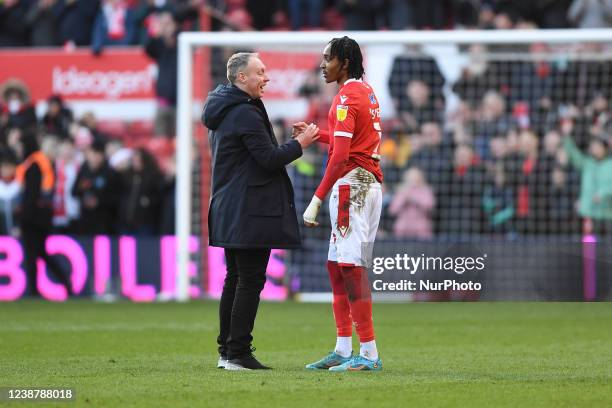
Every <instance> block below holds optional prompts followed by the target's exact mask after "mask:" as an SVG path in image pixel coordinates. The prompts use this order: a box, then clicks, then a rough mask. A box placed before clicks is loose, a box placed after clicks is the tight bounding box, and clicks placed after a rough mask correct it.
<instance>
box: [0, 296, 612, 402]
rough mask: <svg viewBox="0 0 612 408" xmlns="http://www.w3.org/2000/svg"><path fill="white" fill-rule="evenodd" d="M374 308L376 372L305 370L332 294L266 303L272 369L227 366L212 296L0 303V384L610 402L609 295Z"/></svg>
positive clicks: (329, 337)
mask: <svg viewBox="0 0 612 408" xmlns="http://www.w3.org/2000/svg"><path fill="white" fill-rule="evenodd" d="M374 317H375V322H374V323H375V329H376V334H377V343H378V345H379V349H380V354H381V358H382V359H383V364H384V369H383V371H381V372H378V373H366V372H363V373H360V372H353V373H329V372H311V371H306V370H304V368H303V367H304V364H306V363H309V362H312V361H314V360H316V359H318V358H320V357H322V356H323V355H324V354H325V353H326V352H328V351H329V350H330V349H331V348H332V347H333V345H334V342H335V331H334V325H333V318H332V313H331V307H330V305H325V304H296V303H282V304H270V303H268V304H262V305H261V308H260V312H259V316H258V319H257V323H256V329H255V333H254V335H255V342H254V345H255V346H256V347H257V352H256V353H255V354H256V355H257V357H258V358H259V359H260V360H261V361H262V362H264V363H266V364H269V365H271V366H272V367H274V370H272V371H263V372H256V371H253V372H227V371H224V370H218V369H217V368H215V366H216V361H217V354H216V345H215V338H216V334H217V325H218V323H217V303H215V302H194V303H189V304H131V303H116V304H99V303H93V302H89V301H78V300H77V301H70V302H68V303H66V304H51V303H46V302H42V301H21V302H17V303H10V304H0V386H10V387H72V388H74V389H75V390H76V393H77V401H76V403H55V406H60V407H66V406H78V407H198V406H203V407H208V406H210V407H213V406H219V407H241V408H243V407H258V406H260V407H323V406H325V407H336V406H338V407H340V406H343V407H344V406H348V407H360V406H365V407H370V408H372V407H408V406H410V407H421V406H427V407H430V406H433V407H436V406H449V407H450V406H453V407H480V406H482V407H498V406H507V407H519V406H526V407H610V406H612V304H611V303H589V304H581V303H432V304H376V305H375V306H374ZM354 346H355V348H356V349H357V347H358V343H357V339H356V338H354ZM3 404H4V405H3ZM0 405H3V406H7V407H11V406H15V407H19V406H26V405H28V404H24V403H12V402H11V403H1V402H0ZM29 405H30V406H35V407H43V406H49V405H53V404H42V403H31V404H29Z"/></svg>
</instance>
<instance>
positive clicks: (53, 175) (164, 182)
mask: <svg viewBox="0 0 612 408" xmlns="http://www.w3.org/2000/svg"><path fill="white" fill-rule="evenodd" d="M28 94H29V93H28V89H27V87H26V86H25V85H24V84H23V83H21V82H19V81H17V80H11V81H7V82H6V83H4V84H3V86H2V89H1V90H0V99H1V101H0V235H13V236H20V233H21V230H22V227H23V225H24V223H27V222H28V219H27V217H28V216H30V215H31V213H32V212H34V213H40V212H41V211H40V209H39V210H36V211H32V212H30V211H28V208H27V205H28V203H27V202H26V201H27V200H26V199H25V198H24V196H23V194H22V191H23V188H24V185H23V183H24V182H25V181H24V180H22V179H20V177H19V173H20V168H21V167H24V166H27V164H28V162H29V161H31V157H35V155H38V156H40V155H43V156H44V157H45V161H47V160H48V161H49V162H50V163H51V166H52V169H50V170H49V174H50V176H49V180H51V181H52V185H50V186H48V187H49V189H50V192H51V194H52V197H51V202H52V216H51V218H50V219H49V220H48V221H49V222H50V223H51V224H52V225H50V226H49V227H50V228H51V232H55V233H66V234H75V235H96V234H120V233H121V234H123V233H125V234H133V235H156V234H171V233H173V230H174V185H175V182H174V166H173V163H172V161H171V160H170V161H168V162H167V163H163V164H164V165H163V166H161V165H160V163H158V160H157V159H156V158H155V157H154V156H153V155H152V154H151V152H150V151H149V150H147V149H146V148H144V147H134V148H128V147H126V146H124V145H123V142H122V141H121V140H120V139H116V138H110V137H108V135H105V134H104V133H103V132H101V131H100V130H99V129H98V128H97V125H96V119H95V117H94V116H93V115H92V114H91V113H86V114H84V115H83V116H82V117H81V118H79V119H78V120H75V118H73V115H72V112H71V110H70V109H69V108H68V107H66V106H65V105H64V103H63V101H62V99H61V98H60V97H59V96H56V95H52V96H50V97H49V98H48V101H47V111H46V113H45V114H44V115H43V116H42V117H40V118H37V116H36V112H35V110H34V107H33V105H32V104H31V102H30V101H29V96H28ZM30 139H31V140H32V141H31V142H29V145H28V143H26V140H30ZM26 145H28V146H30V147H29V148H26ZM39 204H40V203H33V206H34V208H37V207H36V206H37V205H39ZM28 214H30V215H28Z"/></svg>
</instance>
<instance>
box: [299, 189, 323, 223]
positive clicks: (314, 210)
mask: <svg viewBox="0 0 612 408" xmlns="http://www.w3.org/2000/svg"><path fill="white" fill-rule="evenodd" d="M322 202H323V201H321V199H320V198H319V197H317V196H313V197H312V200H311V201H310V204H308V207H307V208H306V211H304V215H303V217H304V225H306V226H307V227H316V226H317V225H319V223H318V222H317V214H319V208H321V203H322Z"/></svg>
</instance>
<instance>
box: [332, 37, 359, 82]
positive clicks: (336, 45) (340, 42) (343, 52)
mask: <svg viewBox="0 0 612 408" xmlns="http://www.w3.org/2000/svg"><path fill="white" fill-rule="evenodd" d="M329 44H330V45H331V47H330V50H329V52H330V56H331V57H332V58H333V57H337V58H338V60H340V61H341V62H344V60H345V59H348V60H349V62H348V74H349V77H350V78H356V79H361V77H363V74H364V73H365V71H364V69H363V56H362V55H361V49H360V48H359V44H357V41H355V40H353V39H352V38H349V37H347V36H344V37H342V38H333V39H332V40H331V41H330V42H329Z"/></svg>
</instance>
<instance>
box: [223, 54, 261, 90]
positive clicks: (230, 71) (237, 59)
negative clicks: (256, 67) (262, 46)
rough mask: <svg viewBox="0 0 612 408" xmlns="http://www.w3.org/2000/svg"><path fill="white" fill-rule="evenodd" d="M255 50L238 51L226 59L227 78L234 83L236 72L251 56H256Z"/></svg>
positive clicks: (240, 69) (242, 67) (245, 64)
mask: <svg viewBox="0 0 612 408" xmlns="http://www.w3.org/2000/svg"><path fill="white" fill-rule="evenodd" d="M257 56H258V54H257V53H255V52H238V53H236V54H234V55H232V56H231V57H230V58H229V59H228V60H227V80H228V81H230V83H231V84H235V83H236V77H237V76H238V73H239V72H240V71H242V70H244V69H245V68H246V66H247V65H248V64H249V60H250V59H251V57H257Z"/></svg>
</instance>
